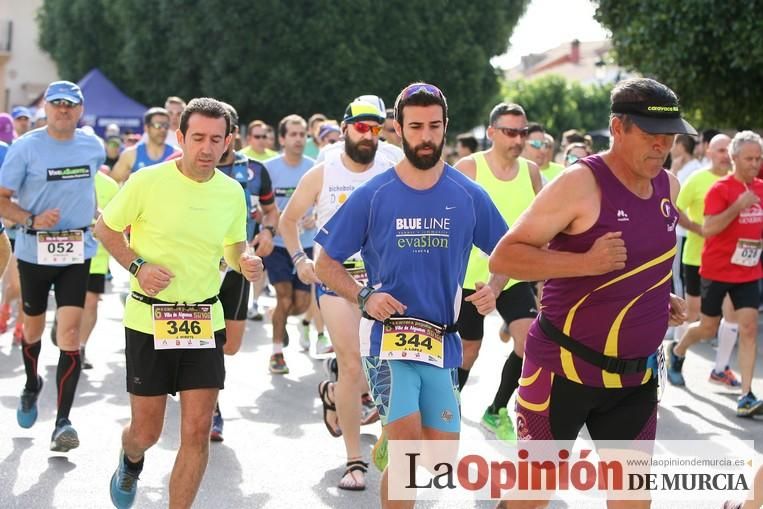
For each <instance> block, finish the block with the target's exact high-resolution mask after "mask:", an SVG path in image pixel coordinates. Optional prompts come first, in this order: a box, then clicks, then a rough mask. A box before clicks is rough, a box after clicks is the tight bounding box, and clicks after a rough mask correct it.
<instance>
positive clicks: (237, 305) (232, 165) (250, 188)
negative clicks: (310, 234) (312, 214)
mask: <svg viewBox="0 0 763 509" xmlns="http://www.w3.org/2000/svg"><path fill="white" fill-rule="evenodd" d="M225 107H226V109H227V110H228V114H229V115H230V117H231V125H232V126H233V136H235V135H236V134H237V133H238V112H237V111H236V109H235V108H234V107H233V106H231V105H230V104H226V105H225ZM217 169H219V170H220V171H221V172H223V173H224V174H226V175H228V176H229V177H231V178H232V179H234V180H235V181H236V182H238V183H239V184H241V187H242V188H243V189H244V202H245V203H246V208H247V211H248V213H247V220H246V238H247V242H250V243H252V244H253V245H255V246H256V249H255V254H256V255H257V256H267V255H269V254H270V253H271V252H272V251H273V237H275V232H276V228H277V226H278V209H277V208H276V206H275V199H274V196H273V188H272V186H271V184H270V175H269V174H268V170H266V169H265V166H264V165H263V164H262V163H259V162H257V161H255V160H253V159H249V158H248V157H246V156H244V155H242V154H241V153H240V152H236V151H235V150H233V144H232V143H230V144H229V145H228V148H227V149H226V150H225V152H224V153H223V155H222V158H221V159H220V163H219V164H218V165H217ZM258 203H259V205H260V207H261V210H262V226H261V230H260V231H257V230H258V226H259V225H258V224H257V223H256V222H255V221H254V218H253V217H252V214H253V212H254V211H255V210H257V205H258ZM223 265H224V267H222V268H221V270H223V271H224V273H225V276H224V278H223V281H222V284H221V285H220V294H219V298H220V302H221V303H222V305H223V314H224V315H225V336H226V341H225V347H223V352H224V353H225V355H235V354H236V353H237V352H238V351H239V349H240V348H241V341H242V339H243V337H244V330H245V329H246V311H247V310H246V305H247V301H248V300H249V288H250V286H251V285H250V284H249V281H247V280H246V278H245V277H244V276H243V275H242V274H241V273H239V272H236V271H235V270H233V269H232V268H230V267H228V266H227V264H225V263H224V262H223ZM223 426H224V422H223V416H222V413H221V412H220V404H219V402H218V403H217V404H216V405H215V413H214V415H213V416H212V430H211V431H210V435H209V438H210V440H212V441H213V442H222V441H223Z"/></svg>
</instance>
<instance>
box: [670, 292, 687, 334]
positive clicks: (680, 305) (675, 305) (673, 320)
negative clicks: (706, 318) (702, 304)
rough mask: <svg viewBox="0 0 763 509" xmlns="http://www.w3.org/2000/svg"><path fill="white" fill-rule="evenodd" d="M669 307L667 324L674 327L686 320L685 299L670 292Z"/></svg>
mask: <svg viewBox="0 0 763 509" xmlns="http://www.w3.org/2000/svg"><path fill="white" fill-rule="evenodd" d="M669 307H670V318H669V319H668V326H670V327H676V326H678V325H681V324H682V323H684V322H685V321H686V317H687V316H688V314H687V311H686V310H687V307H686V301H685V300H683V299H682V298H681V297H679V296H678V295H674V294H672V293H671V294H670V304H669Z"/></svg>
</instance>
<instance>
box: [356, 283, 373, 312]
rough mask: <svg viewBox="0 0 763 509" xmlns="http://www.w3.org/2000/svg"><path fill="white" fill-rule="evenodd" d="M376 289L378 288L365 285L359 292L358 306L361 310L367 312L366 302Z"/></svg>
mask: <svg viewBox="0 0 763 509" xmlns="http://www.w3.org/2000/svg"><path fill="white" fill-rule="evenodd" d="M375 291H376V290H375V289H373V288H371V287H370V286H364V287H363V288H361V289H360V292H359V293H358V307H359V308H360V310H361V311H363V312H365V310H366V302H368V298H369V297H371V295H373V293H374V292H375Z"/></svg>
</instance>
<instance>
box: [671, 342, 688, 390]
mask: <svg viewBox="0 0 763 509" xmlns="http://www.w3.org/2000/svg"><path fill="white" fill-rule="evenodd" d="M675 346H676V342H675V341H673V342H672V343H670V345H669V346H668V370H667V375H668V381H669V382H670V383H671V384H673V385H678V386H680V387H683V386H684V385H686V380H684V376H683V374H682V373H681V370H682V369H683V367H684V359H685V357H679V356H678V355H676V354H674V353H673V349H674V348H675Z"/></svg>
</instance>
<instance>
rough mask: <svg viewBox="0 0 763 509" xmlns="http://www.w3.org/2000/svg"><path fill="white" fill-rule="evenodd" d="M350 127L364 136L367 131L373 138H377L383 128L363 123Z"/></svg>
mask: <svg viewBox="0 0 763 509" xmlns="http://www.w3.org/2000/svg"><path fill="white" fill-rule="evenodd" d="M352 125H353V127H355V130H356V131H358V132H359V133H360V134H366V133H367V132H368V131H371V134H373V135H374V136H379V133H380V132H381V130H382V129H383V128H384V126H382V125H370V124H366V123H365V122H355V123H353V124H352Z"/></svg>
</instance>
